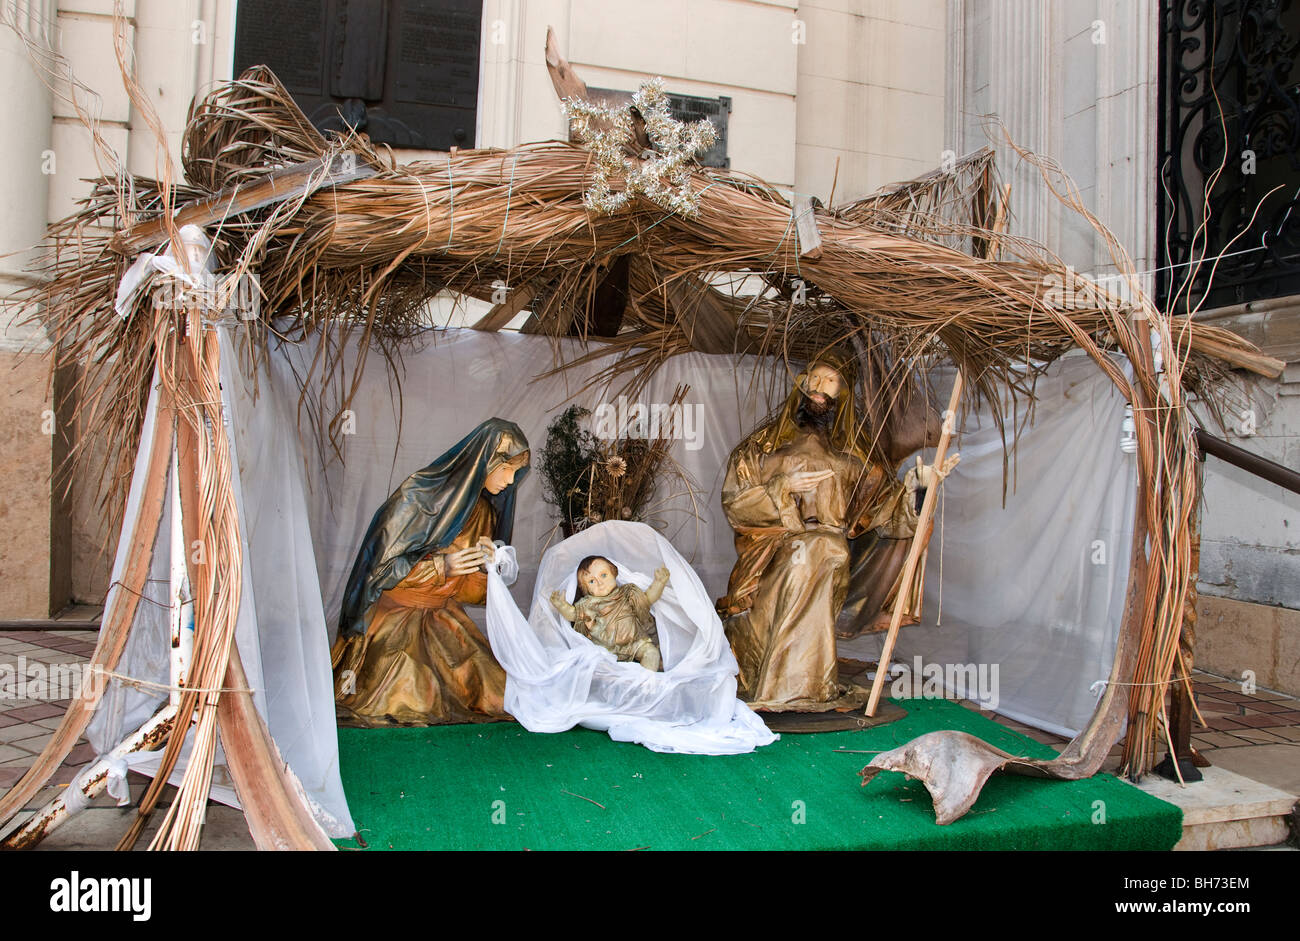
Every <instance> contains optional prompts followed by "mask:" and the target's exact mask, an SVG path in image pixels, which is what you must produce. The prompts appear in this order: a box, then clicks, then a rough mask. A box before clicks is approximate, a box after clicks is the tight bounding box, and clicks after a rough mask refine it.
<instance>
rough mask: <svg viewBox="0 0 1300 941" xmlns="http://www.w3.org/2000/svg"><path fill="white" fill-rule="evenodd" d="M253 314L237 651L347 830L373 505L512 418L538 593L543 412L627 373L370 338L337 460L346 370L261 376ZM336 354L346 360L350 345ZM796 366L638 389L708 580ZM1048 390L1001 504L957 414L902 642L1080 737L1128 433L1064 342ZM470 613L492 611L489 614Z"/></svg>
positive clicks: (142, 665) (1127, 463) (1112, 584)
mask: <svg viewBox="0 0 1300 941" xmlns="http://www.w3.org/2000/svg"><path fill="white" fill-rule="evenodd" d="M223 329H224V328H223ZM239 329H240V328H231V330H230V332H229V333H226V334H225V335H224V336H223V345H222V361H223V380H222V385H223V395H224V396H225V398H226V401H227V414H228V415H229V418H230V422H229V425H228V428H229V433H230V437H231V441H232V445H233V448H234V455H235V464H236V472H237V480H236V485H237V494H238V496H239V509H240V521H241V531H242V532H243V534H244V538H245V540H246V543H247V544H246V556H245V562H246V565H245V591H244V600H243V604H242V606H241V609H240V616H239V625H238V630H237V639H238V642H239V649H240V652H241V655H242V656H243V659H244V663H245V666H246V668H247V669H248V672H249V679H250V683H252V684H253V686H254V688H255V689H256V690H257V691H258V695H257V700H256V701H257V703H258V707H259V709H261V710H263V715H264V716H265V717H266V719H267V721H268V724H269V727H270V729H271V732H272V735H273V736H274V737H275V740H276V742H277V743H278V745H279V747H280V749H281V752H282V754H283V755H284V757H285V759H286V761H287V762H288V763H289V765H290V767H291V768H292V769H293V770H294V772H295V773H296V774H297V775H298V777H299V778H300V779H301V780H302V782H303V785H304V787H305V788H306V790H307V792H308V794H309V795H310V796H311V797H312V799H313V800H314V801H315V802H316V804H317V808H316V810H317V813H318V817H319V818H320V819H321V820H322V823H323V824H324V825H325V826H326V827H327V829H328V830H329V831H330V832H331V833H334V834H337V835H344V833H350V832H351V820H350V818H349V817H348V814H347V806H346V801H345V800H344V798H343V794H342V788H341V786H340V784H339V777H338V747H337V735H336V732H335V724H334V705H333V696H332V683H331V676H330V667H329V645H330V642H331V640H332V638H333V635H334V633H335V631H336V629H337V622H338V613H339V605H340V601H341V598H342V594H343V589H344V585H345V582H346V580H347V576H348V573H349V571H350V569H351V566H352V562H353V559H354V555H355V553H356V550H357V546H358V544H359V542H360V540H361V537H362V535H363V534H364V532H365V530H366V527H367V525H368V524H369V522H370V519H371V517H372V515H373V514H374V512H375V510H376V509H377V508H378V507H379V506H380V505H381V504H382V503H383V502H384V500H385V499H386V498H387V497H388V495H389V494H390V493H391V492H392V490H393V489H394V488H395V487H396V486H397V484H399V483H400V482H401V481H402V480H403V479H404V478H405V477H406V476H408V475H409V474H410V473H411V472H413V471H415V470H417V469H418V468H420V467H422V466H424V465H425V464H427V463H429V461H430V460H432V459H433V458H434V457H436V456H437V455H439V454H441V453H442V452H443V451H445V450H446V449H447V448H449V447H450V446H451V445H452V444H454V443H455V442H457V441H458V440H459V439H460V438H461V437H463V436H464V435H465V434H466V433H467V432H468V431H470V430H471V429H472V428H473V427H474V426H475V425H477V424H478V423H479V422H481V421H482V420H484V419H486V418H489V417H492V416H499V417H501V418H507V419H510V420H512V421H514V422H516V423H518V424H519V425H520V427H521V428H523V430H524V432H525V433H526V434H527V435H528V439H529V441H530V443H531V444H532V447H533V453H534V458H535V460H534V467H533V470H532V471H531V472H530V474H529V475H528V477H527V478H526V479H525V480H524V482H523V485H522V489H521V492H520V499H519V501H518V503H517V514H516V520H515V532H514V539H513V543H514V546H515V549H516V553H517V556H518V564H519V578H518V580H517V581H516V582H515V584H514V585H513V586H511V589H510V590H511V593H512V597H513V599H514V601H515V603H516V604H517V605H518V606H519V607H520V608H521V609H523V610H530V609H531V607H532V600H533V595H534V587H535V583H536V580H537V569H538V564H539V562H540V560H541V558H542V556H543V553H544V551H545V550H546V549H547V547H548V546H549V545H550V544H553V543H555V542H558V541H559V539H558V535H557V534H556V532H555V531H554V526H555V520H554V517H553V514H552V510H551V508H550V507H548V506H547V505H546V504H545V503H544V502H543V500H542V489H541V481H540V474H539V473H538V470H537V467H536V456H537V455H538V453H539V452H540V450H541V448H542V446H543V445H544V443H545V440H546V429H547V425H548V424H549V422H550V421H551V420H552V419H553V418H554V417H555V416H556V415H557V414H558V412H559V411H560V410H561V409H562V408H563V407H565V406H566V405H567V404H569V403H570V402H574V403H577V404H580V405H584V406H586V407H588V408H593V409H594V408H595V407H596V406H598V405H600V404H601V403H610V404H613V405H616V404H617V402H618V398H617V393H618V388H617V386H615V387H612V388H611V387H610V386H608V385H605V386H596V387H592V388H589V389H586V390H583V387H584V385H586V383H587V381H588V379H589V378H590V377H591V376H593V375H595V374H596V373H597V372H598V371H599V370H600V369H601V368H603V367H604V366H606V365H608V364H609V362H610V361H611V360H610V358H608V357H606V358H604V359H602V360H600V361H599V362H597V363H594V364H587V365H584V366H582V367H578V368H575V369H573V370H569V371H565V372H561V373H559V374H558V375H554V376H550V377H547V378H545V379H540V380H538V381H535V382H530V381H529V380H530V379H531V378H532V377H534V376H536V375H538V374H539V373H540V372H542V371H545V370H546V369H548V368H549V367H550V365H551V362H552V356H553V353H554V352H556V351H558V352H559V353H560V355H561V356H562V357H563V358H565V359H572V358H574V357H576V356H577V355H581V353H582V352H584V350H583V349H582V347H581V345H580V344H579V343H578V342H577V341H572V340H552V339H547V338H543V337H536V336H524V335H521V334H497V333H482V332H478V331H474V330H467V329H463V330H447V331H435V332H431V333H430V334H429V335H428V338H427V341H426V342H425V344H424V345H423V346H422V347H417V348H414V349H409V350H406V351H404V355H403V359H402V364H401V366H400V367H399V371H398V373H397V375H396V378H395V379H394V377H392V376H390V374H389V372H388V370H387V363H386V362H385V360H384V358H383V356H382V355H381V354H380V353H378V352H374V351H372V352H370V353H369V354H368V358H367V363H366V369H365V373H364V376H363V379H362V381H361V383H360V385H359V387H358V389H357V391H356V394H355V395H354V397H353V398H352V401H351V402H350V403H349V404H350V414H347V415H345V416H343V421H342V424H341V427H342V429H343V430H344V431H345V432H346V433H345V434H344V436H343V437H342V439H341V441H342V454H341V455H339V454H335V453H333V451H332V450H331V449H330V448H328V447H321V446H319V444H318V440H319V439H318V438H317V436H316V435H315V433H314V430H313V423H314V422H317V421H319V418H320V416H321V415H322V414H323V415H326V416H327V417H329V416H332V415H333V414H334V411H333V407H332V406H333V405H334V404H336V403H337V401H338V396H339V386H338V383H337V382H331V383H328V384H324V383H322V381H321V378H320V376H319V373H313V372H312V368H311V364H312V363H313V360H314V359H315V357H316V354H317V352H318V344H319V342H320V340H319V338H314V339H312V340H309V341H306V342H304V343H300V344H294V345H285V346H282V347H279V348H277V349H273V350H272V351H271V355H270V357H269V367H268V366H265V365H264V366H263V367H262V368H261V369H260V370H258V371H257V373H256V374H254V371H253V370H252V368H251V367H250V366H249V365H248V361H247V357H246V356H245V355H244V353H243V352H242V351H241V347H242V345H243V344H245V343H246V341H245V340H244V338H243V337H242V336H241V334H240V333H239ZM331 342H336V340H335V339H334V338H331ZM345 352H346V356H347V359H348V362H349V363H350V364H351V365H355V363H356V350H355V346H349V347H347V349H346V351H345ZM790 378H791V377H790V376H789V375H788V374H787V372H786V371H785V368H784V367H783V366H782V365H780V364H775V363H772V362H770V361H760V360H757V359H756V358H754V357H745V356H708V355H705V354H687V355H683V356H677V357H674V358H673V359H671V360H669V361H668V362H667V363H666V364H665V365H664V367H663V368H662V369H660V370H659V371H658V373H657V374H656V375H655V377H654V378H653V379H652V381H651V382H650V384H649V386H648V387H647V388H646V389H645V390H644V391H642V392H641V393H640V394H639V395H638V396H637V398H636V401H637V402H640V403H644V404H646V405H653V404H656V403H658V404H666V403H668V402H669V401H670V400H671V398H672V394H673V390H674V388H675V387H676V386H678V385H679V384H682V383H685V384H689V386H690V390H689V392H688V394H687V397H686V400H685V401H686V406H687V408H688V409H690V410H691V411H690V415H691V417H692V419H693V421H692V423H691V425H690V427H689V428H688V429H685V428H684V429H683V432H685V431H688V430H689V431H690V433H691V434H690V437H689V438H685V437H684V438H683V439H682V440H678V441H676V442H675V443H674V446H673V449H672V457H673V459H674V460H675V461H676V462H677V463H678V465H679V466H680V467H681V468H682V469H683V471H684V472H685V473H686V474H687V475H688V476H689V477H690V478H691V479H692V482H693V488H694V489H693V492H686V491H685V490H684V488H682V487H681V486H680V485H677V484H674V483H671V482H670V483H668V484H666V487H665V489H666V490H667V491H668V492H665V493H661V494H659V495H658V497H657V498H656V501H655V506H654V509H653V514H652V515H653V516H654V517H655V518H656V520H657V522H656V523H655V526H656V529H657V530H658V531H659V533H660V534H661V535H662V536H663V537H665V538H666V539H667V540H668V541H669V542H670V543H671V544H672V547H673V548H674V550H675V551H676V552H677V553H679V554H680V555H681V557H682V558H684V559H685V561H686V562H687V563H689V564H690V566H691V568H692V569H693V570H694V572H695V573H696V574H697V575H698V576H699V579H700V582H701V584H702V586H703V588H704V591H705V592H706V594H707V595H709V596H711V597H713V598H716V597H718V596H720V595H721V594H722V593H723V592H724V591H725V589H726V582H727V577H728V575H729V573H730V570H731V566H732V564H733V563H734V561H735V552H734V549H733V534H732V532H731V530H730V528H729V527H728V526H727V523H726V520H725V518H724V516H723V514H722V510H721V505H720V502H719V494H720V490H721V485H722V475H723V472H724V470H725V465H726V459H727V456H728V454H729V453H730V451H731V449H732V447H734V446H735V444H736V443H737V442H738V441H739V440H740V439H741V437H742V436H743V435H744V434H746V433H747V432H748V431H750V430H752V428H753V427H754V426H755V425H756V423H757V422H758V421H759V420H760V419H761V417H762V416H763V415H765V414H766V413H767V411H768V409H769V407H770V406H771V405H772V404H775V403H776V402H779V401H780V400H781V399H782V398H783V397H784V396H785V395H786V393H787V392H788V390H789V382H790ZM304 380H305V382H306V394H305V395H304V396H303V397H301V398H300V393H299V383H300V381H304ZM399 384H400V405H399V404H398V403H399ZM1038 393H1039V400H1038V402H1037V403H1036V405H1035V407H1034V414H1033V420H1032V422H1027V421H1026V422H1025V427H1024V428H1023V429H1022V431H1021V434H1020V436H1019V439H1018V444H1017V447H1016V450H1015V452H1014V453H1013V455H1012V458H1011V462H1012V463H1011V468H1012V475H1013V476H1012V479H1011V480H1009V482H1008V496H1007V503H1006V507H1005V509H1004V508H1003V506H1002V495H1001V491H1002V467H1003V456H1002V445H1001V439H1000V438H998V436H997V433H996V429H995V428H993V426H992V424H991V421H990V419H989V412H988V410H987V408H986V407H985V408H981V409H979V410H973V411H972V413H971V414H970V415H969V416H968V417H967V421H966V424H965V425H964V427H963V431H962V435H961V439H960V441H959V442H958V445H957V446H958V447H960V450H961V452H962V461H961V464H960V465H959V466H958V468H957V470H956V471H955V472H954V474H953V475H952V476H951V477H950V478H949V480H948V481H947V484H946V486H945V491H944V496H943V500H942V502H941V504H940V508H941V515H940V517H939V519H938V520H937V521H936V527H935V534H934V538H933V541H932V543H931V548H930V553H929V557H928V566H927V570H926V599H925V623H923V624H922V625H918V626H916V627H912V628H908V629H906V630H904V631H903V632H902V634H901V639H900V642H899V646H898V649H897V653H896V657H897V658H901V659H904V660H905V661H911V659H912V658H913V657H916V656H921V657H922V658H923V659H924V660H925V661H926V662H927V663H929V662H936V661H937V662H940V663H944V664H950V663H951V664H980V663H983V664H985V665H986V666H992V665H996V666H997V668H998V670H997V680H998V688H997V690H996V694H997V698H998V700H999V702H998V708H999V711H1002V712H1005V713H1007V714H1010V715H1014V716H1016V717H1018V718H1021V719H1023V720H1024V721H1027V722H1031V723H1033V724H1035V725H1038V726H1040V727H1042V728H1047V729H1052V730H1056V731H1062V732H1069V731H1072V730H1075V729H1077V728H1078V727H1079V726H1080V725H1081V724H1082V723H1083V722H1084V721H1085V720H1086V719H1087V717H1088V715H1089V714H1090V713H1091V707H1092V702H1093V698H1094V694H1093V693H1092V692H1090V690H1089V687H1090V686H1091V685H1092V684H1093V683H1094V681H1096V680H1098V679H1101V678H1104V677H1105V676H1106V673H1107V671H1108V668H1109V665H1110V659H1111V656H1112V653H1113V649H1114V640H1115V636H1116V631H1117V629H1118V625H1119V615H1120V608H1121V606H1122V603H1123V594H1124V588H1125V580H1126V574H1127V566H1128V549H1129V539H1130V533H1131V527H1132V519H1133V482H1134V475H1135V468H1134V462H1133V458H1132V457H1131V456H1130V455H1127V454H1124V453H1123V452H1121V451H1120V450H1119V447H1118V444H1119V437H1120V433H1121V423H1122V420H1123V414H1124V411H1123V410H1124V402H1123V400H1122V399H1121V398H1120V396H1119V395H1118V394H1117V393H1116V392H1115V391H1114V389H1113V387H1112V386H1111V384H1110V383H1109V381H1108V380H1106V379H1105V377H1104V376H1103V375H1102V374H1101V373H1100V371H1099V370H1098V369H1097V367H1096V366H1095V365H1094V364H1093V363H1092V362H1091V361H1090V360H1088V359H1086V358H1083V357H1073V356H1072V357H1066V358H1064V359H1062V360H1061V361H1060V362H1058V363H1057V364H1055V365H1054V366H1053V367H1052V369H1051V371H1050V372H1049V374H1048V376H1047V377H1046V378H1045V379H1043V380H1041V381H1040V382H1039V384H1038ZM631 404H634V403H625V405H629V406H630V405H631ZM626 412H627V409H626V408H625V409H624V414H626ZM151 414H152V413H151ZM1023 417H1024V416H1018V418H1017V421H1020V420H1021V419H1022V418H1023ZM696 419H698V420H696ZM151 420H152V419H151ZM399 433H400V439H399ZM130 522H131V517H130V516H128V519H127V524H128V525H129V524H130ZM167 525H168V524H167V521H166V520H164V523H163V530H162V532H163V534H164V535H163V537H162V539H161V541H160V543H159V549H160V553H159V556H158V559H157V560H156V561H155V570H154V572H153V576H152V577H154V578H156V579H161V580H162V581H161V582H153V583H152V584H151V588H150V593H151V596H152V597H153V598H154V599H155V600H156V601H159V602H160V603H165V596H166V584H165V579H166V572H167V562H166V558H165V556H166V551H167V540H166V535H165V534H166V531H167V530H166V527H167ZM1099 544H1100V545H1099ZM1098 559H1100V560H1101V561H1097V560H1098ZM121 562H122V560H121V559H119V560H118V566H116V567H115V573H114V577H115V578H116V577H118V576H119V574H120V567H121ZM940 593H942V595H941V596H940ZM940 597H941V598H942V609H941V611H942V619H941V623H936V621H937V615H938V614H939V613H940V607H939V602H940ZM470 613H471V616H473V617H475V619H476V620H478V621H479V623H480V624H481V625H485V620H484V612H483V609H479V608H471V609H470ZM136 627H137V629H136V630H133V633H132V637H131V640H130V643H129V644H128V649H127V654H126V658H125V659H124V661H123V666H122V671H123V672H127V673H129V674H131V675H134V676H139V677H141V678H144V679H150V680H154V681H157V682H165V681H166V677H167V662H166V643H167V632H166V614H165V610H164V609H163V608H162V607H160V606H159V605H158V604H152V603H142V604H141V605H140V608H139V614H138V615H137V625H136ZM873 645H874V647H873ZM873 649H878V640H877V639H876V638H866V639H860V640H858V641H854V642H852V643H849V644H846V645H844V648H843V650H842V652H843V653H845V654H846V655H850V656H870V655H871V654H872V651H873ZM159 699H160V697H159V696H153V697H150V696H148V695H146V694H140V693H136V692H130V691H118V692H114V693H112V694H111V695H110V698H109V701H108V703H107V706H108V707H107V708H106V709H105V710H103V714H102V715H101V716H100V717H98V718H97V719H96V722H95V724H94V726H93V727H92V731H91V735H92V738H91V741H92V742H93V743H94V744H95V745H96V747H97V748H98V749H99V750H101V751H103V750H106V749H107V748H110V747H112V745H114V744H116V742H117V741H119V740H120V739H121V738H122V736H123V735H125V734H128V733H129V732H130V731H132V730H133V729H134V728H135V727H136V726H137V725H138V724H139V720H140V717H141V716H144V717H146V718H147V716H148V714H149V713H150V712H152V711H153V709H154V708H156V705H157V703H158V701H159ZM217 793H218V794H219V795H220V794H221V793H222V792H220V791H218V792H217ZM225 796H226V797H228V798H230V799H232V800H233V795H232V794H226V795H225Z"/></svg>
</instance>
